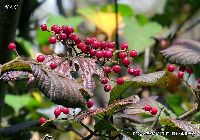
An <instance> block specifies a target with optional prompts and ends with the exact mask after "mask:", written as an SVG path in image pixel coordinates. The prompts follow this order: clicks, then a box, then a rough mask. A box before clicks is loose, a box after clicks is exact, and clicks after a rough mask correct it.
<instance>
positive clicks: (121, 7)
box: [101, 3, 133, 16]
mask: <svg viewBox="0 0 200 140" xmlns="http://www.w3.org/2000/svg"><path fill="white" fill-rule="evenodd" d="M101 11H102V12H115V5H114V4H112V5H106V6H104V7H102V9H101ZM118 13H120V14H121V15H122V16H133V9H132V8H131V7H130V6H129V5H127V4H121V3H120V4H118Z"/></svg>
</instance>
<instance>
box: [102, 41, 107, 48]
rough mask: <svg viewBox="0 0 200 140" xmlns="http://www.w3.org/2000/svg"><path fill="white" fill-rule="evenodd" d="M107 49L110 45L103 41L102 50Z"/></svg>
mask: <svg viewBox="0 0 200 140" xmlns="http://www.w3.org/2000/svg"><path fill="white" fill-rule="evenodd" d="M107 47H108V44H107V43H106V42H105V41H103V42H101V43H100V48H101V49H105V48H107Z"/></svg>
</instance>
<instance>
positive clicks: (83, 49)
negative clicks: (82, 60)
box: [81, 46, 89, 53]
mask: <svg viewBox="0 0 200 140" xmlns="http://www.w3.org/2000/svg"><path fill="white" fill-rule="evenodd" d="M88 50H89V49H88V47H87V46H83V47H82V48H81V51H82V52H83V53H88Z"/></svg>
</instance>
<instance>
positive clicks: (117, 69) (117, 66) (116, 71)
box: [112, 65, 121, 73]
mask: <svg viewBox="0 0 200 140" xmlns="http://www.w3.org/2000/svg"><path fill="white" fill-rule="evenodd" d="M112 69H113V71H114V72H115V73H120V71H121V67H120V66H119V65H114V66H113V68H112Z"/></svg>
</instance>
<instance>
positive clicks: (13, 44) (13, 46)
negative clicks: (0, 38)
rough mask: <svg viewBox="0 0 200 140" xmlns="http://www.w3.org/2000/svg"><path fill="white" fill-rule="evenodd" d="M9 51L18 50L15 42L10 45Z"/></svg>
mask: <svg viewBox="0 0 200 140" xmlns="http://www.w3.org/2000/svg"><path fill="white" fill-rule="evenodd" d="M8 49H9V50H15V49H16V45H15V43H13V42H11V43H9V45H8Z"/></svg>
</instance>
